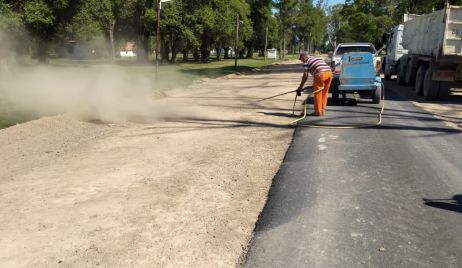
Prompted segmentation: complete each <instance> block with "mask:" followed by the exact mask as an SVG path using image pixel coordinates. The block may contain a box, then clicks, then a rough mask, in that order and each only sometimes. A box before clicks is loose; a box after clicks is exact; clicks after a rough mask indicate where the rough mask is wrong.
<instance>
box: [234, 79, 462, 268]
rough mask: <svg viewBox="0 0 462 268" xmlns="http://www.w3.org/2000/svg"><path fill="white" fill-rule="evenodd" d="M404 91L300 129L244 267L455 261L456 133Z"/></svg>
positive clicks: (459, 235)
mask: <svg viewBox="0 0 462 268" xmlns="http://www.w3.org/2000/svg"><path fill="white" fill-rule="evenodd" d="M401 90H402V89H401V88H398V87H396V86H395V85H394V83H388V84H387V91H386V99H387V100H386V103H385V105H386V110H385V114H384V117H383V124H382V125H381V126H380V127H376V128H362V129H314V128H309V127H303V126H301V127H298V128H297V130H296V132H295V137H294V141H293V144H292V145H291V147H290V148H289V151H288V152H287V155H286V157H285V160H284V163H283V164H282V166H281V169H280V170H279V172H278V174H277V176H276V177H275V178H274V181H273V185H272V188H271V190H270V194H269V199H268V202H267V204H266V206H265V209H264V211H263V212H262V214H261V215H260V219H259V221H258V223H257V227H256V229H255V233H254V237H253V239H252V241H251V245H250V248H249V251H248V253H247V256H246V258H245V260H244V261H245V263H244V264H243V266H244V267H462V132H461V131H460V130H457V129H455V128H452V127H449V126H447V125H446V124H444V122H442V121H440V120H438V119H436V118H435V117H433V115H431V114H429V113H427V112H425V111H423V110H421V109H420V108H417V107H416V106H414V105H413V104H412V103H411V102H410V101H409V100H410V98H409V94H408V93H403V92H402V91H401ZM378 111H379V107H378V106H377V105H372V104H367V103H356V105H355V104H354V102H353V103H350V105H341V106H328V114H327V116H326V117H325V118H324V119H319V118H316V117H311V118H308V119H307V120H306V121H304V123H305V124H307V123H322V124H368V123H375V122H376V120H377V113H378Z"/></svg>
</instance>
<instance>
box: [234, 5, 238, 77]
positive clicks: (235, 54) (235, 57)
mask: <svg viewBox="0 0 462 268" xmlns="http://www.w3.org/2000/svg"><path fill="white" fill-rule="evenodd" d="M238 41H239V14H236V42H235V43H234V68H237V43H238Z"/></svg>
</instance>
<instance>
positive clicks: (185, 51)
mask: <svg viewBox="0 0 462 268" xmlns="http://www.w3.org/2000/svg"><path fill="white" fill-rule="evenodd" d="M183 61H184V62H187V61H188V50H187V49H183Z"/></svg>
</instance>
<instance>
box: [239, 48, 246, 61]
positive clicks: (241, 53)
mask: <svg viewBox="0 0 462 268" xmlns="http://www.w3.org/2000/svg"><path fill="white" fill-rule="evenodd" d="M244 55H245V49H241V50H239V53H238V56H239V58H240V59H243V58H244Z"/></svg>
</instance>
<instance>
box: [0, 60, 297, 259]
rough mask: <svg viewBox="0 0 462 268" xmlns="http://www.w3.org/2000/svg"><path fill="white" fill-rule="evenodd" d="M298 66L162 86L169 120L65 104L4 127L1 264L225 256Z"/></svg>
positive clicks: (278, 130) (274, 150) (260, 202)
mask: <svg viewBox="0 0 462 268" xmlns="http://www.w3.org/2000/svg"><path fill="white" fill-rule="evenodd" d="M298 67H299V66H294V65H277V66H272V67H270V68H269V69H268V70H264V71H260V72H254V73H248V74H239V75H229V76H226V77H222V78H219V79H212V80H203V81H201V82H198V83H195V84H194V85H192V86H191V87H189V88H187V89H184V88H183V89H175V90H171V91H169V92H167V96H166V97H165V98H163V99H162V100H161V101H162V103H163V105H164V106H163V107H169V108H168V109H169V111H171V113H170V112H168V113H166V115H164V116H163V117H164V119H166V120H158V118H156V120H155V121H150V122H144V123H134V122H126V123H111V124H108V123H103V122H98V121H88V120H82V119H79V118H78V117H75V116H72V115H59V116H53V117H44V118H41V119H39V120H34V121H30V122H27V123H24V124H19V125H16V126H13V127H10V128H7V129H3V130H0V148H1V149H2V154H1V155H0V162H1V163H2V168H1V169H0V200H1V203H2V206H1V208H0V218H1V219H2V221H0V248H1V250H0V266H2V267H95V266H100V267H185V266H188V267H229V266H235V265H236V264H237V263H238V261H239V258H240V257H241V254H242V252H243V250H244V249H245V247H246V246H247V244H248V241H249V240H250V238H251V235H252V231H253V229H254V226H255V222H256V220H257V218H258V215H259V213H260V212H261V210H262V208H263V206H264V204H265V201H266V198H267V194H268V190H269V187H270V185H271V181H272V178H273V177H274V176H275V174H276V173H277V171H278V169H279V166H280V164H281V163H282V160H283V158H284V155H285V152H286V150H287V148H288V146H289V144H290V142H291V140H292V135H293V129H292V128H287V127H286V124H287V123H288V122H289V121H290V120H291V119H292V118H290V117H289V116H288V115H289V114H290V113H291V108H292V100H293V99H292V98H293V95H292V94H290V95H287V96H283V97H279V98H277V99H276V100H272V101H268V102H259V103H258V102H256V100H258V99H260V98H264V97H267V96H271V95H274V94H278V93H281V92H285V91H288V90H290V89H293V88H296V86H297V84H298V83H299V79H300V71H299V68H298Z"/></svg>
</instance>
